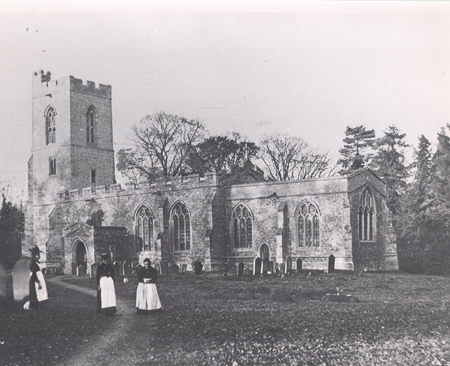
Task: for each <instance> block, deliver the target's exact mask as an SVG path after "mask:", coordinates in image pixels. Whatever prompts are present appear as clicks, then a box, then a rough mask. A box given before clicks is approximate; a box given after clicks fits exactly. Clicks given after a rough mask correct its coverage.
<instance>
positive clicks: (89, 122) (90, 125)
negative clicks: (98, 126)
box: [86, 107, 95, 143]
mask: <svg viewBox="0 0 450 366" xmlns="http://www.w3.org/2000/svg"><path fill="white" fill-rule="evenodd" d="M86 142H87V143H94V142H95V110H94V108H93V107H90V108H89V109H88V112H87V114H86Z"/></svg>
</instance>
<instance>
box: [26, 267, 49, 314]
mask: <svg viewBox="0 0 450 366" xmlns="http://www.w3.org/2000/svg"><path fill="white" fill-rule="evenodd" d="M36 276H37V279H38V280H39V284H40V285H41V288H39V284H38V283H37V282H35V281H31V280H30V286H29V290H30V300H29V301H30V303H29V308H30V309H34V310H37V309H38V308H39V303H40V302H42V301H45V300H48V293H47V284H46V283H45V279H44V275H43V274H42V272H41V271H38V272H36ZM27 307H28V306H27Z"/></svg>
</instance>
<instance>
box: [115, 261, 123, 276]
mask: <svg viewBox="0 0 450 366" xmlns="http://www.w3.org/2000/svg"><path fill="white" fill-rule="evenodd" d="M120 267H122V266H121V265H120V263H119V262H114V264H113V268H114V276H115V277H117V276H121V275H122V273H121V271H120Z"/></svg>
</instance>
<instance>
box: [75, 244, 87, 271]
mask: <svg viewBox="0 0 450 366" xmlns="http://www.w3.org/2000/svg"><path fill="white" fill-rule="evenodd" d="M86 265H87V250H86V245H84V243H83V242H82V241H77V242H76V243H75V247H74V274H76V273H77V268H82V272H83V273H79V274H85V273H86ZM79 266H82V267H79Z"/></svg>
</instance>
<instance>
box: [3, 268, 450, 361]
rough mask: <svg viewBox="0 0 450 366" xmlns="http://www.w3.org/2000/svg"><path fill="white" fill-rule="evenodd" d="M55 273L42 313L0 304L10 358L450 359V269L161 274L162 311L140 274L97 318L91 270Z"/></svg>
mask: <svg viewBox="0 0 450 366" xmlns="http://www.w3.org/2000/svg"><path fill="white" fill-rule="evenodd" d="M7 280H8V281H11V276H7ZM47 280H48V281H47V283H48V288H49V297H50V298H49V301H48V303H46V304H44V305H43V306H42V311H41V312H40V314H39V315H37V316H35V315H33V314H31V313H30V312H26V311H23V310H22V309H20V307H19V306H18V304H16V303H14V302H13V301H12V300H11V299H9V298H8V299H7V300H6V301H3V303H2V308H1V313H0V363H1V364H2V365H11V366H12V365H48V366H52V365H67V366H71V365H74V366H76V365H82V364H85V365H90V364H96V365H234V366H236V365H381V364H384V365H446V364H449V363H450V279H449V278H448V277H439V276H419V275H410V274H403V273H394V272H393V273H367V272H363V273H361V274H360V275H359V274H355V273H331V274H324V273H322V274H310V273H308V272H304V273H293V274H292V275H290V276H285V277H279V276H276V275H266V276H264V277H260V276H257V277H256V276H251V275H244V276H223V275H220V274H214V273H204V274H202V275H199V276H196V275H194V274H192V273H183V274H176V275H165V276H160V277H159V279H158V283H157V286H158V291H159V294H160V298H161V301H162V303H163V306H164V310H163V311H162V312H159V313H155V314H152V315H150V316H139V315H137V314H136V313H135V309H134V299H135V290H136V286H137V280H136V279H135V278H129V281H128V282H127V283H125V282H123V279H122V278H118V279H117V281H116V291H117V296H118V300H119V302H118V313H117V314H115V315H113V316H110V317H106V316H102V315H96V312H95V297H94V296H92V293H93V292H94V290H95V286H96V284H95V281H94V280H93V279H90V278H82V277H75V276H53V277H52V276H47ZM74 286H80V287H81V288H83V289H84V291H78V290H76V287H74ZM9 289H10V283H9V284H8V291H9Z"/></svg>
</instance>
